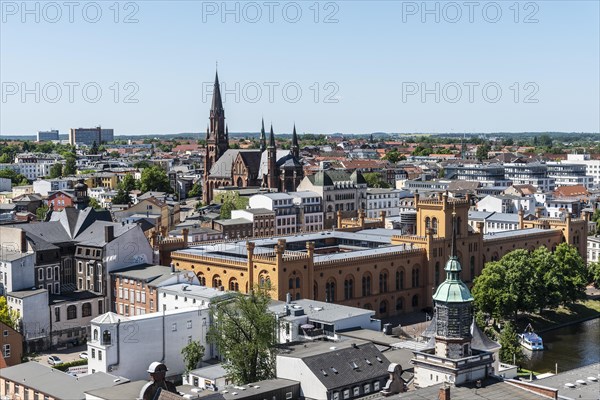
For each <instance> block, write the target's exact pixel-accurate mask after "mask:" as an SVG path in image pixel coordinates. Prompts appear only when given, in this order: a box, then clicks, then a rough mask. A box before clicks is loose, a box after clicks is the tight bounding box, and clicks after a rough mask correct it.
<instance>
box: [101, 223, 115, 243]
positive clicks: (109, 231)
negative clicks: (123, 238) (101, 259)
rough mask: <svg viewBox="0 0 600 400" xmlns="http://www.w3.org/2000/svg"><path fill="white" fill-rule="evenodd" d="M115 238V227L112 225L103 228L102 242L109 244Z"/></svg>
mask: <svg viewBox="0 0 600 400" xmlns="http://www.w3.org/2000/svg"><path fill="white" fill-rule="evenodd" d="M114 238H115V227H114V226H112V225H106V226H105V227H104V241H105V242H106V243H110V242H112V241H113V239H114Z"/></svg>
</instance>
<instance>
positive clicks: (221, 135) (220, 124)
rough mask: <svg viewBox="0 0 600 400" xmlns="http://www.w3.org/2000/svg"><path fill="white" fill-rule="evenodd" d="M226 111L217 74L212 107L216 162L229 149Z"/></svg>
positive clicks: (212, 129)
mask: <svg viewBox="0 0 600 400" xmlns="http://www.w3.org/2000/svg"><path fill="white" fill-rule="evenodd" d="M225 127H226V125H225V110H224V109H223V99H222V97H221V85H220V83H219V73H218V72H215V83H214V87H213V98H212V105H211V108H210V136H211V138H213V139H214V141H215V145H216V152H217V153H216V157H215V161H216V160H217V159H218V158H219V157H221V156H222V155H223V153H225V152H226V151H227V149H229V143H228V140H227V137H226V132H225Z"/></svg>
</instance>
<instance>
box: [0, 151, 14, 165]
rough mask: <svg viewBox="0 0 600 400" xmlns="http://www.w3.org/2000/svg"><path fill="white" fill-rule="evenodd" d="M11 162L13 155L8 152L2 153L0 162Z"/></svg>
mask: <svg viewBox="0 0 600 400" xmlns="http://www.w3.org/2000/svg"><path fill="white" fill-rule="evenodd" d="M12 162H13V157H12V156H11V155H10V154H9V153H4V154H2V155H1V156H0V163H2V164H10V163H12Z"/></svg>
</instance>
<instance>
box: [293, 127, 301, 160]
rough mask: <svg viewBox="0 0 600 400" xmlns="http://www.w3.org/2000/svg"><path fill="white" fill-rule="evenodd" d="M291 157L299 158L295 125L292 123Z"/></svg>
mask: <svg viewBox="0 0 600 400" xmlns="http://www.w3.org/2000/svg"><path fill="white" fill-rule="evenodd" d="M292 155H293V156H294V157H296V158H299V157H300V146H299V145H298V134H297V133H296V124H295V123H294V131H293V133H292Z"/></svg>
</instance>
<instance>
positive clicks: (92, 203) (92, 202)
mask: <svg viewBox="0 0 600 400" xmlns="http://www.w3.org/2000/svg"><path fill="white" fill-rule="evenodd" d="M89 206H90V207H92V208H93V209H94V210H101V209H102V206H101V205H100V203H98V200H96V199H95V198H93V197H91V198H90V204H89Z"/></svg>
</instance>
